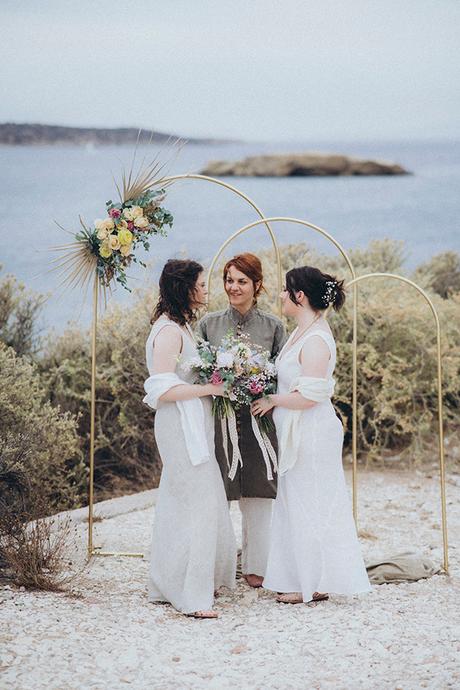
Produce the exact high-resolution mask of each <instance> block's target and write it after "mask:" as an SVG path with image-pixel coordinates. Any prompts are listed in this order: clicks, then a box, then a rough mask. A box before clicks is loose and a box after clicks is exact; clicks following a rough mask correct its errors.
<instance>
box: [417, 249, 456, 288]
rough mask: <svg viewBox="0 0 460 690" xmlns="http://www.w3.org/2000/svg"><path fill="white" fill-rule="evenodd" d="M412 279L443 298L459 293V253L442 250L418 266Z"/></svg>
mask: <svg viewBox="0 0 460 690" xmlns="http://www.w3.org/2000/svg"><path fill="white" fill-rule="evenodd" d="M414 280H415V281H416V282H417V283H418V284H419V285H421V286H422V287H426V288H428V289H430V290H433V291H434V292H436V293H437V294H438V295H441V297H443V298H444V299H447V298H448V297H450V296H451V295H454V294H458V293H460V254H458V253H457V252H443V253H442V254H437V255H436V256H433V258H432V259H431V260H430V261H428V262H427V263H425V264H422V265H421V266H419V267H418V269H417V270H416V271H415V274H414Z"/></svg>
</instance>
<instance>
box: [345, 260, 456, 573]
mask: <svg viewBox="0 0 460 690" xmlns="http://www.w3.org/2000/svg"><path fill="white" fill-rule="evenodd" d="M370 278H390V279H392V280H399V281H400V282H402V283H405V284H406V285H410V286H411V287H413V288H414V289H415V290H417V292H418V293H419V294H420V295H421V296H422V297H423V298H424V299H425V301H426V302H427V304H428V306H429V307H430V309H431V312H432V314H433V317H434V321H435V325H436V354H437V379H438V431H439V478H440V494H441V522H442V541H443V554H444V557H443V563H442V568H443V570H444V572H445V573H446V574H448V572H449V546H448V539H447V508H446V471H445V461H444V429H443V423H442V420H443V402H442V359H441V326H440V323H439V317H438V314H437V312H436V309H435V306H434V304H433V302H432V301H431V299H430V298H429V296H428V295H427V294H426V292H425V291H424V290H423V289H422V288H421V287H420V286H419V285H417V283H414V281H413V280H409V278H405V277H404V276H400V275H397V274H395V273H367V274H366V275H362V276H359V277H358V278H354V279H353V280H351V281H350V282H349V283H348V286H351V285H353V287H355V286H356V285H357V284H358V283H360V282H362V281H364V280H369V279H370ZM348 286H347V287H348Z"/></svg>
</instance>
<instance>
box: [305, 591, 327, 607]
mask: <svg viewBox="0 0 460 690" xmlns="http://www.w3.org/2000/svg"><path fill="white" fill-rule="evenodd" d="M320 601H329V594H327V593H324V594H321V592H313V598H312V599H310V601H307V604H317V603H318V602H320Z"/></svg>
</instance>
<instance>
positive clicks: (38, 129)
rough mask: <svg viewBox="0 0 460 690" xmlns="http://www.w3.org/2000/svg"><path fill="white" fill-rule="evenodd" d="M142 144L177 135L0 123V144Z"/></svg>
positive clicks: (133, 129) (201, 141)
mask: <svg viewBox="0 0 460 690" xmlns="http://www.w3.org/2000/svg"><path fill="white" fill-rule="evenodd" d="M138 137H139V142H140V143H141V144H148V143H150V142H153V143H157V144H161V143H164V142H167V141H168V140H170V139H172V140H174V139H177V138H181V139H182V137H177V136H175V135H172V134H165V133H164V132H156V131H151V130H139V128H136V127H119V128H114V129H112V128H101V127H61V126H59V125H39V124H16V123H14V122H5V123H1V124H0V145H1V144H3V145H7V146H35V145H55V144H56V145H57V144H72V145H79V146H85V145H88V144H89V145H96V144H97V145H116V146H119V145H121V144H135V143H136V142H137V140H138ZM186 141H187V143H190V144H198V143H199V144H214V143H220V142H219V140H217V139H186Z"/></svg>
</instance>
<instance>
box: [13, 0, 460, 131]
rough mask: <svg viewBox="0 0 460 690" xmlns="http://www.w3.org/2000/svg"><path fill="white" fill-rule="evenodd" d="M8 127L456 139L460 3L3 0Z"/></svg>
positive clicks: (459, 116) (459, 106)
mask: <svg viewBox="0 0 460 690" xmlns="http://www.w3.org/2000/svg"><path fill="white" fill-rule="evenodd" d="M0 26H1V27H2V41H1V45H0V59H1V64H2V70H1V71H0V72H1V73H0V93H1V94H2V98H1V99H0V122H37V123H43V124H45V123H46V124H61V125H72V126H97V127H119V126H133V127H142V128H146V129H155V130H157V131H163V132H168V133H174V134H177V135H182V136H185V137H218V138H221V137H222V138H232V139H243V140H258V141H259V140H263V141H310V140H312V139H317V140H321V141H325V140H334V141H344V140H361V141H366V140H399V139H405V140H426V139H432V140H436V139H447V140H449V139H460V88H459V85H460V57H459V39H458V37H459V36H460V0H282V2H275V1H271V0H265V1H263V0H211V1H207V0H188V1H187V0H164V1H163V2H159V0H131V1H130V2H120V1H118V0H111V1H109V0H100V1H98V0H91V1H89V0H78V2H76V1H75V0H72V2H69V1H68V0H48V1H47V0H42V2H36V0H21V1H20V2H18V0H0Z"/></svg>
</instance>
